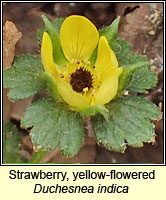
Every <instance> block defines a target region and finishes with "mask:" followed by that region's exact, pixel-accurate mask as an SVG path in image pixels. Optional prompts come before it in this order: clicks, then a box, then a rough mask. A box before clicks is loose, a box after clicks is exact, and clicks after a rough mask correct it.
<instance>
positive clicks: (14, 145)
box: [3, 123, 22, 163]
mask: <svg viewBox="0 0 166 200" xmlns="http://www.w3.org/2000/svg"><path fill="white" fill-rule="evenodd" d="M21 141H22V139H21V135H20V133H19V132H18V130H17V128H16V126H15V125H13V124H11V123H8V124H3V163H19V162H21V158H20V156H19V154H18V150H19V147H20V144H21Z"/></svg>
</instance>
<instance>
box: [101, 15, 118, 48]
mask: <svg viewBox="0 0 166 200" xmlns="http://www.w3.org/2000/svg"><path fill="white" fill-rule="evenodd" d="M119 21H120V16H118V17H117V18H116V19H115V20H114V21H113V22H112V23H111V24H110V25H109V26H107V27H104V28H102V29H100V30H99V34H100V36H105V37H106V38H107V40H108V43H109V45H110V47H111V48H114V47H116V43H117V34H118V26H119Z"/></svg>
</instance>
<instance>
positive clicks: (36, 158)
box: [28, 149, 47, 163]
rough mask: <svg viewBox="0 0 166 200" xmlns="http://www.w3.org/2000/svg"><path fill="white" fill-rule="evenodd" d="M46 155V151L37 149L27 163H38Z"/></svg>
mask: <svg viewBox="0 0 166 200" xmlns="http://www.w3.org/2000/svg"><path fill="white" fill-rule="evenodd" d="M46 153H47V151H44V150H42V149H39V150H38V151H36V152H35V153H34V154H33V156H32V158H31V159H30V160H29V162H28V163H39V162H40V161H41V159H42V158H43V157H44V156H45V154H46Z"/></svg>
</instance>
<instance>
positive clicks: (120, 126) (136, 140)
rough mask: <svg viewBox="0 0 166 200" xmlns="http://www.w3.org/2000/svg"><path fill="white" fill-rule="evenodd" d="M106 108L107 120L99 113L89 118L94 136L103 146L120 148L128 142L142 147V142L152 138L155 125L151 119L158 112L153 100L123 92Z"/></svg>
mask: <svg viewBox="0 0 166 200" xmlns="http://www.w3.org/2000/svg"><path fill="white" fill-rule="evenodd" d="M108 108H109V110H110V118H109V119H108V120H105V119H104V118H103V117H102V116H101V115H98V116H95V117H93V118H92V124H93V127H94V131H95V135H96V139H97V141H98V142H99V143H102V144H103V145H104V146H105V147H106V148H108V149H110V150H114V151H119V152H123V151H124V150H125V148H126V145H127V144H128V145H130V146H133V147H141V146H143V142H152V141H153V140H154V137H155V132H154V125H153V123H151V121H150V120H159V119H160V118H161V112H160V111H159V109H158V108H157V106H156V105H154V104H153V103H152V102H149V101H147V100H145V99H144V98H143V97H138V96H125V97H120V98H118V99H116V100H114V101H112V102H110V104H109V105H108ZM126 142H127V143H126Z"/></svg>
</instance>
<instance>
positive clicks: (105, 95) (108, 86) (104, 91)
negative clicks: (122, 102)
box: [95, 67, 123, 105]
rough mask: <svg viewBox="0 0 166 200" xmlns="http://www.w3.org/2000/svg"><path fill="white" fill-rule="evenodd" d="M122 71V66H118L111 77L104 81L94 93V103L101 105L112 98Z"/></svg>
mask: <svg viewBox="0 0 166 200" xmlns="http://www.w3.org/2000/svg"><path fill="white" fill-rule="evenodd" d="M122 71H123V68H122V67H120V68H118V69H117V70H116V71H115V73H114V74H113V75H112V77H111V78H109V79H107V80H106V81H104V83H103V84H102V85H101V86H100V88H99V90H98V92H97V93H96V94H95V104H99V105H103V104H106V103H108V102H109V101H111V100H112V99H113V98H114V96H115V95H116V93H117V90H118V78H119V76H120V74H121V73H122Z"/></svg>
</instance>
